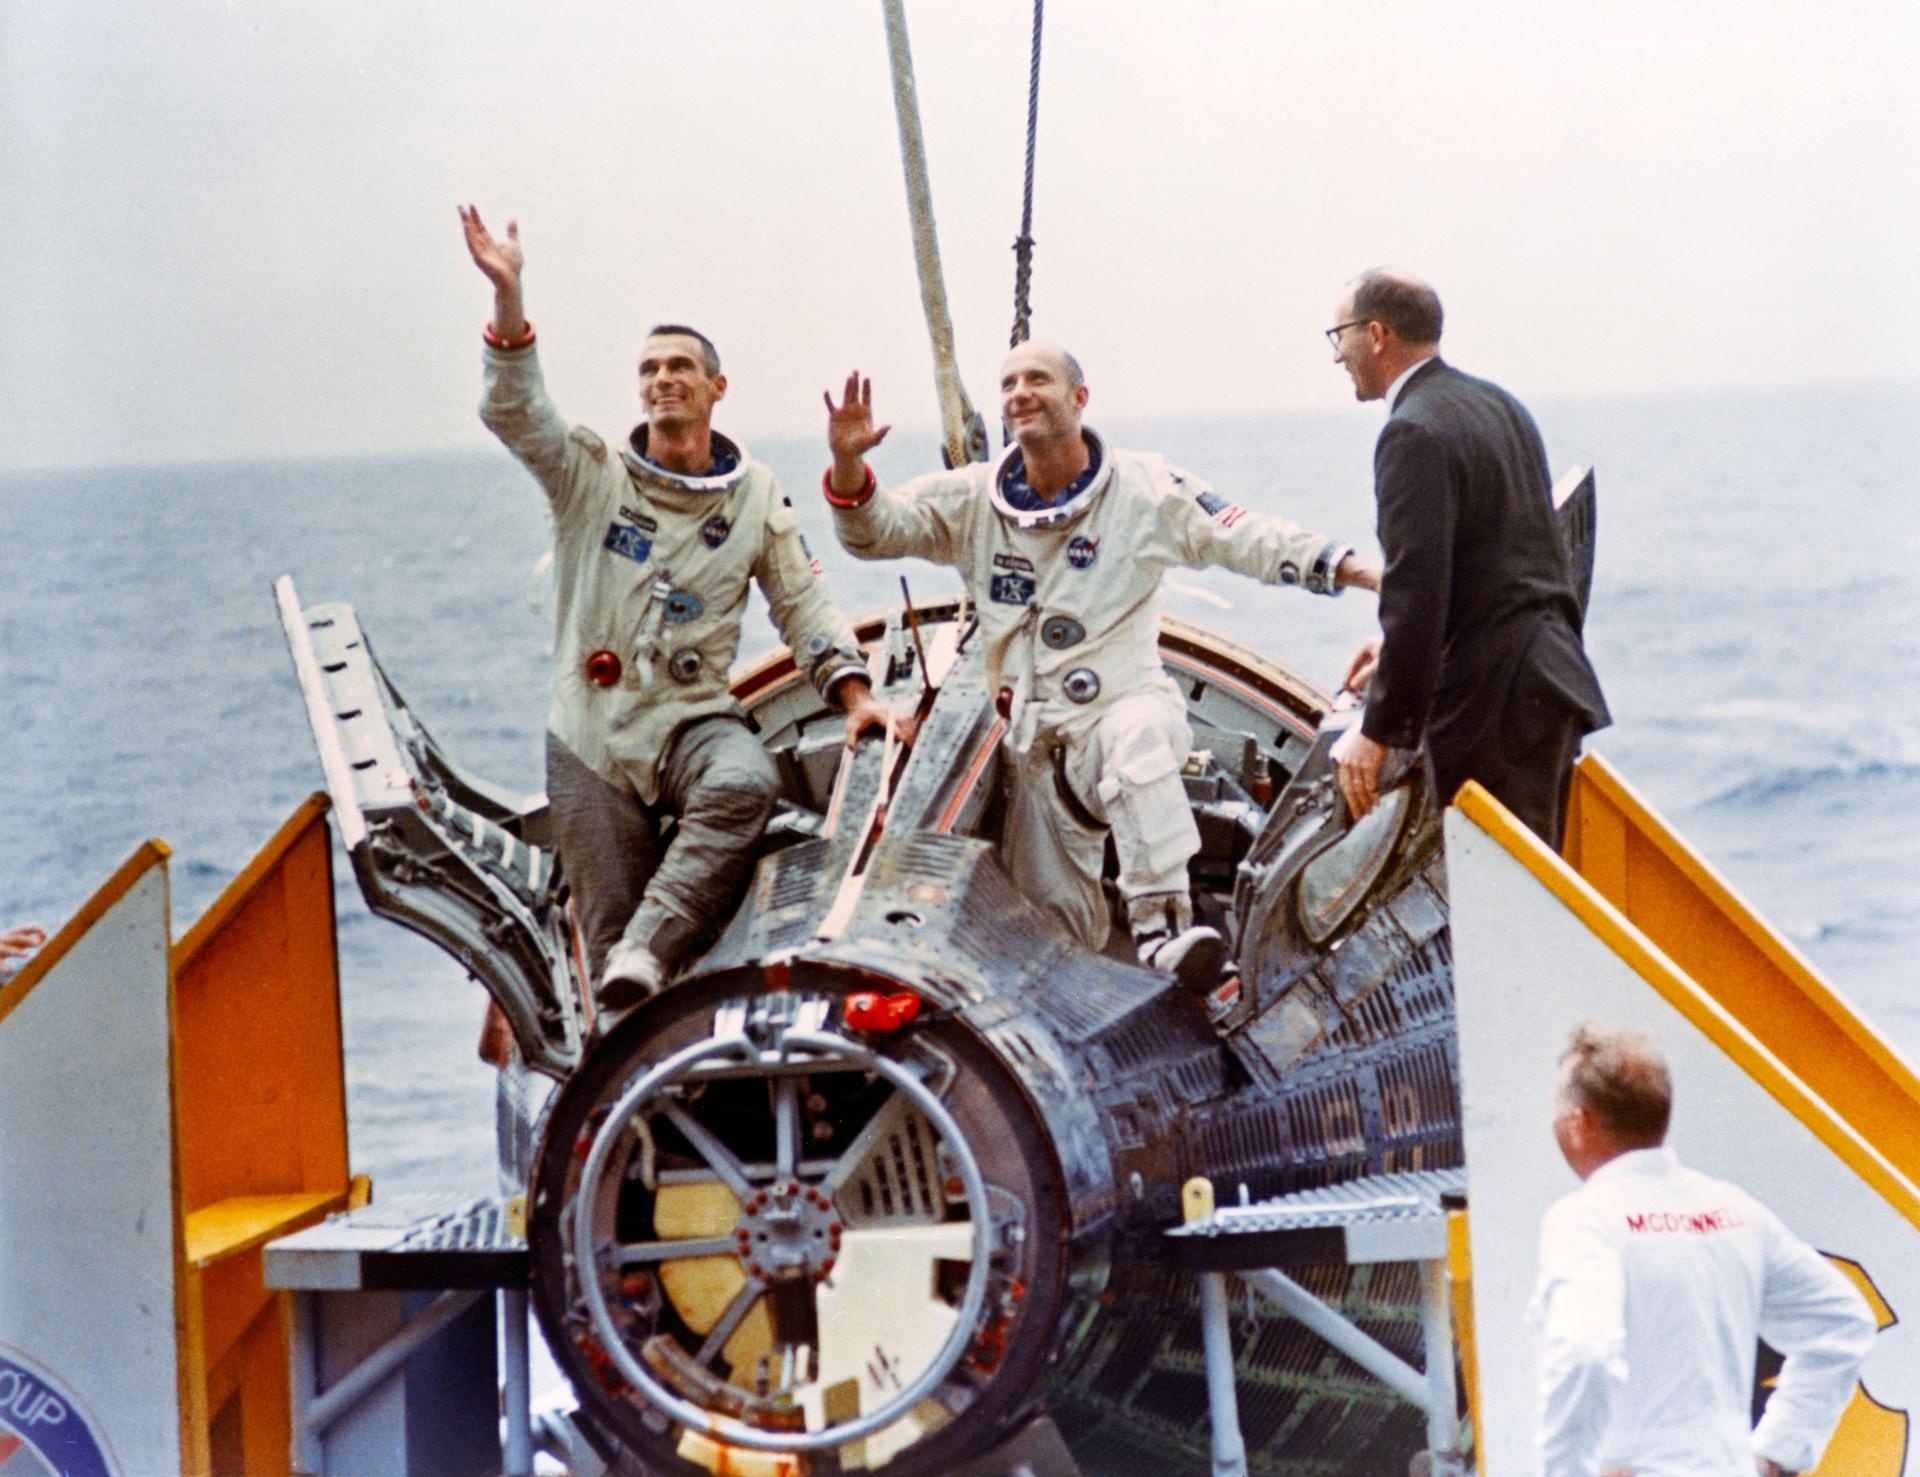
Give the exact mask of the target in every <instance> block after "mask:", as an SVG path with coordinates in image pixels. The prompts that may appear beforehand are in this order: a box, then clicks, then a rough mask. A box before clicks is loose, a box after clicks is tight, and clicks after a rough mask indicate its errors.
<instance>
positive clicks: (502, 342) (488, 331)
mask: <svg viewBox="0 0 1920 1477" xmlns="http://www.w3.org/2000/svg"><path fill="white" fill-rule="evenodd" d="M480 337H481V338H483V339H485V340H486V341H487V344H488V345H489V347H491V348H495V349H524V348H526V346H527V345H528V344H530V343H532V342H533V324H531V323H529V324H527V331H526V332H525V333H523V334H521V335H520V337H519V338H502V337H500V333H499V330H498V329H496V328H495V327H494V326H493V325H492V324H491V323H489V324H487V326H486V327H484V328H482V329H481V330H480Z"/></svg>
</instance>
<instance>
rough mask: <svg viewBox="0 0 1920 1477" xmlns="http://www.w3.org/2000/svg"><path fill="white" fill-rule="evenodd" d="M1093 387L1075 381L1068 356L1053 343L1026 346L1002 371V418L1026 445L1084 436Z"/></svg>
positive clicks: (1004, 365) (1029, 343)
mask: <svg viewBox="0 0 1920 1477" xmlns="http://www.w3.org/2000/svg"><path fill="white" fill-rule="evenodd" d="M1086 403H1087V387H1086V386H1085V385H1084V384H1075V383H1073V375H1072V372H1071V371H1070V370H1069V368H1068V365H1067V357H1066V354H1065V353H1064V352H1063V351H1062V350H1060V349H1059V348H1058V347H1056V346H1055V345H1052V344H1043V343H1035V342H1032V341H1029V342H1027V343H1024V344H1021V345H1020V346H1019V347H1018V348H1016V349H1015V350H1014V351H1013V352H1012V353H1011V354H1009V355H1007V358H1006V362H1005V363H1004V364H1003V365H1002V366H1001V368H1000V414H1001V416H1002V417H1003V418H1004V419H1005V421H1006V423H1007V429H1008V430H1010V431H1011V432H1012V433H1013V438H1014V440H1016V441H1018V442H1019V443H1020V444H1021V446H1023V447H1031V446H1034V445H1037V444H1042V443H1046V442H1052V441H1058V440H1063V439H1065V438H1067V437H1070V436H1078V435H1079V434H1080V412H1081V410H1082V409H1084V408H1085V406H1086Z"/></svg>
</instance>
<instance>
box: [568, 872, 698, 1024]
mask: <svg viewBox="0 0 1920 1477" xmlns="http://www.w3.org/2000/svg"><path fill="white" fill-rule="evenodd" d="M697 933H698V930H697V929H696V928H695V927H694V926H693V925H692V924H690V923H688V922H687V921H686V920H685V919H684V918H682V917H680V916H679V915H678V914H676V913H674V912H673V911H672V910H671V909H670V908H667V907H664V906H662V905H661V904H660V902H659V901H657V900H656V899H654V898H648V899H646V900H645V901H643V902H642V903H641V904H640V907H639V910H638V911H637V912H636V913H635V914H634V915H633V921H632V922H631V923H629V924H628V925H627V929H626V932H625V933H623V934H621V935H620V937H619V939H618V940H616V941H615V943H614V945H613V947H612V948H610V949H608V950H607V967H606V969H605V970H604V971H603V972H602V973H601V976H600V985H599V988H598V989H596V990H595V991H594V995H593V999H594V1004H595V1005H596V1006H598V1007H599V1011H600V1019H601V1027H600V1029H601V1031H602V1032H603V1033H604V1032H606V1031H610V1030H612V1029H613V1027H614V1026H615V1025H616V1024H617V1023H618V1022H619V1020H620V1018H621V1017H622V1016H624V1015H626V1014H627V1012H628V1011H630V1010H632V1009H633V1008H634V1007H635V1006H637V1005H641V1004H644V1003H645V1002H646V1001H648V1000H650V999H652V998H653V997H654V996H655V995H658V994H659V993H660V992H661V991H662V990H664V989H665V988H666V987H667V984H668V982H669V981H670V980H671V979H672V978H673V976H674V974H675V973H676V972H677V971H678V970H679V968H680V966H681V965H682V964H684V963H685V962H686V959H687V956H688V955H689V954H690V953H691V952H692V949H693V946H694V944H695V942H696V937H697Z"/></svg>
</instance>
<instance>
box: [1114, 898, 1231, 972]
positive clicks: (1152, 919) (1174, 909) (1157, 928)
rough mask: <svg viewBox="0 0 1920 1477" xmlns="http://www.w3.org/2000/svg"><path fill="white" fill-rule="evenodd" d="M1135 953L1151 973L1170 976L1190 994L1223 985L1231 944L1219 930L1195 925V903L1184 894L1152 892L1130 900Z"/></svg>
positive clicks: (1128, 906) (1128, 918)
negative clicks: (1190, 991) (1221, 972)
mask: <svg viewBox="0 0 1920 1477" xmlns="http://www.w3.org/2000/svg"><path fill="white" fill-rule="evenodd" d="M1127 922H1128V924H1129V925H1130V926H1131V927H1132V929H1133V947H1134V953H1135V954H1136V955H1137V956H1138V957H1139V960H1140V963H1141V964H1142V965H1143V966H1144V967H1145V968H1147V969H1154V970H1158V971H1160V972H1161V973H1163V974H1170V975H1172V976H1173V977H1174V978H1175V979H1177V980H1179V981H1180V983H1181V984H1182V985H1184V986H1186V988H1188V989H1189V990H1195V991H1200V992H1203V993H1204V992H1205V991H1208V990H1211V989H1212V988H1213V987H1214V986H1215V985H1217V984H1219V983H1220V970H1221V966H1223V965H1224V964H1225V963H1226V962H1227V941H1226V940H1225V939H1224V938H1222V937H1221V936H1220V931H1219V930H1218V929H1217V928H1209V927H1208V926H1207V925H1206V924H1204V923H1200V924H1196V923H1195V922H1194V921H1193V900H1192V899H1191V898H1189V897H1188V896H1187V894H1186V893H1184V892H1150V893H1147V894H1146V895H1145V896H1143V897H1136V898H1129V899H1128V900H1127Z"/></svg>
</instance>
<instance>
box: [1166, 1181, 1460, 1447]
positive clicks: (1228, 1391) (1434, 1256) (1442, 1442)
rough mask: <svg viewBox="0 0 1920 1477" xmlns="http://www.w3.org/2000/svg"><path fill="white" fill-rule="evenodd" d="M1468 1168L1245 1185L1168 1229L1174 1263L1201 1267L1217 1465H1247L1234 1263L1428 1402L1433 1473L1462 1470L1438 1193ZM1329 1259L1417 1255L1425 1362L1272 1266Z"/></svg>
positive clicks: (1418, 1401) (1338, 1343) (1455, 1186)
mask: <svg viewBox="0 0 1920 1477" xmlns="http://www.w3.org/2000/svg"><path fill="white" fill-rule="evenodd" d="M1466 1180H1467V1176H1466V1171H1465V1170H1462V1169H1442V1170H1427V1171H1421V1172H1416V1173H1412V1174H1394V1175H1376V1176H1372V1177H1370V1178H1367V1179H1361V1180H1352V1181H1349V1182H1347V1183H1346V1184H1342V1185H1332V1186H1328V1187H1327V1188H1325V1189H1319V1190H1305V1191H1301V1192H1299V1193H1297V1194H1293V1195H1284V1196H1281V1197H1279V1198H1278V1199H1274V1200H1266V1201H1262V1202H1261V1203H1259V1204H1257V1205H1252V1204H1247V1203H1245V1192H1244V1190H1243V1191H1242V1202H1243V1203H1241V1204H1239V1205H1232V1206H1226V1207H1222V1208H1219V1209H1215V1210H1212V1211H1210V1212H1208V1213H1207V1214H1204V1215H1201V1216H1199V1217H1197V1218H1196V1219H1194V1220H1191V1221H1189V1222H1188V1223H1187V1224H1186V1225H1184V1226H1179V1227H1176V1228H1175V1229H1173V1230H1171V1231H1169V1232H1167V1238H1168V1245H1169V1248H1170V1253H1171V1256H1172V1260H1173V1263H1174V1265H1175V1266H1177V1267H1179V1268H1181V1269H1183V1270H1185V1271H1190V1272H1194V1273H1196V1274H1197V1275H1198V1276H1199V1278H1200V1319H1201V1322H1200V1329H1201V1337H1202V1343H1203V1346H1204V1349H1205V1354H1206V1366H1207V1404H1208V1412H1209V1415H1210V1417H1211V1419H1212V1422H1213V1474H1214V1477H1246V1471H1247V1457H1246V1445H1245V1443H1244V1441H1243V1440H1242V1438H1241V1435H1240V1408H1239V1400H1238V1396H1237V1395H1236V1393H1235V1390H1234V1379H1233V1343H1232V1331H1231V1329H1230V1327H1229V1326H1228V1319H1227V1274H1228V1273H1230V1272H1232V1273H1238V1274H1239V1275H1240V1277H1241V1279H1242V1280H1243V1281H1245V1282H1246V1283H1247V1285H1248V1286H1250V1287H1252V1288H1253V1289H1254V1290H1255V1291H1257V1292H1259V1293H1260V1294H1261V1296H1263V1297H1265V1298H1267V1299H1268V1300H1269V1301H1271V1302H1273V1303H1274V1304H1276V1305H1277V1306H1278V1307H1279V1308H1280V1309H1281V1310H1282V1311H1284V1312H1286V1313H1287V1314H1288V1315H1289V1316H1291V1317H1293V1318H1295V1319H1297V1320H1299V1321H1300V1322H1301V1323H1303V1324H1305V1325H1306V1326H1307V1327H1308V1328H1310V1329H1312V1330H1313V1331H1314V1332H1315V1333H1317V1334H1319V1335H1320V1337H1321V1338H1323V1339H1325V1340H1326V1341H1327V1342H1328V1343H1330V1344H1332V1345H1333V1346H1334V1347H1335V1348H1336V1349H1338V1350H1339V1351H1340V1352H1341V1353H1342V1354H1345V1355H1346V1356H1347V1357H1348V1358H1349V1359H1351V1360H1353V1362H1354V1363H1356V1364H1358V1365H1359V1366H1360V1367H1361V1368H1362V1369H1364V1370H1366V1371H1367V1372H1368V1373H1369V1374H1371V1375H1373V1376H1374V1377H1375V1378H1376V1379H1378V1380H1379V1381H1380V1382H1381V1383H1382V1384H1385V1385H1386V1386H1388V1388H1390V1389H1392V1390H1393V1391H1394V1392H1395V1393H1396V1394H1398V1395H1399V1396H1400V1397H1401V1398H1402V1399H1404V1400H1406V1401H1407V1402H1408V1403H1410V1404H1412V1405H1415V1406H1418V1407H1419V1408H1420V1409H1421V1410H1423V1411H1424V1412H1426V1417H1427V1452H1426V1456H1427V1459H1428V1463H1429V1466H1428V1471H1429V1472H1430V1473H1431V1474H1432V1477H1466V1473H1467V1464H1466V1462H1465V1460H1464V1458H1463V1456H1462V1453H1461V1431H1460V1416H1459V1392H1458V1388H1457V1386H1456V1385H1455V1383H1454V1372H1453V1365H1454V1344H1453V1318H1452V1312H1451V1309H1450V1305H1449V1299H1448V1285H1447V1220H1446V1216H1447V1212H1446V1210H1445V1209H1444V1208H1443V1207H1442V1205H1441V1196H1442V1195H1444V1194H1449V1193H1453V1194H1458V1193H1460V1192H1462V1191H1464V1190H1465V1188H1466ZM1202 1194H1203V1195H1204V1194H1205V1188H1204V1186H1203V1187H1202ZM1329 1261H1344V1262H1347V1263H1349V1264H1352V1265H1360V1264H1363V1263H1368V1262H1418V1263H1419V1264H1420V1269H1421V1274H1422V1288H1421V1294H1422V1295H1421V1303H1420V1324H1421V1332H1422V1334H1423V1342H1424V1346H1425V1359H1426V1369H1425V1370H1424V1371H1421V1370H1417V1369H1415V1368H1413V1367H1412V1366H1411V1365H1409V1364H1408V1363H1407V1362H1406V1361H1405V1360H1403V1359H1401V1358H1400V1357H1399V1356H1398V1355H1396V1354H1395V1353H1393V1351H1392V1350H1390V1349H1387V1348H1386V1347H1384V1346H1383V1345H1381V1344H1380V1343H1379V1342H1377V1341H1376V1340H1374V1339H1373V1338H1371V1337H1369V1336H1368V1335H1367V1334H1366V1333H1365V1332H1364V1331H1363V1330H1362V1329H1360V1328H1359V1327H1357V1326H1356V1325H1355V1324H1354V1323H1353V1322H1352V1321H1351V1320H1350V1319H1348V1318H1347V1317H1346V1316H1345V1315H1344V1314H1342V1313H1341V1312H1340V1311H1339V1310H1338V1309H1337V1308H1333V1307H1330V1306H1329V1305H1328V1304H1326V1303H1325V1302H1323V1301H1321V1300H1320V1299H1319V1298H1317V1297H1315V1296H1314V1295H1313V1294H1312V1293H1310V1292H1308V1291H1307V1290H1306V1289H1305V1288H1304V1287H1302V1286H1300V1284H1299V1283H1297V1282H1295V1281H1294V1280H1293V1279H1292V1278H1291V1277H1288V1276H1287V1275H1286V1273H1284V1272H1282V1271H1280V1270H1279V1268H1280V1267H1281V1266H1283V1265H1292V1266H1300V1265H1311V1264H1315V1263H1325V1262H1329Z"/></svg>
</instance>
